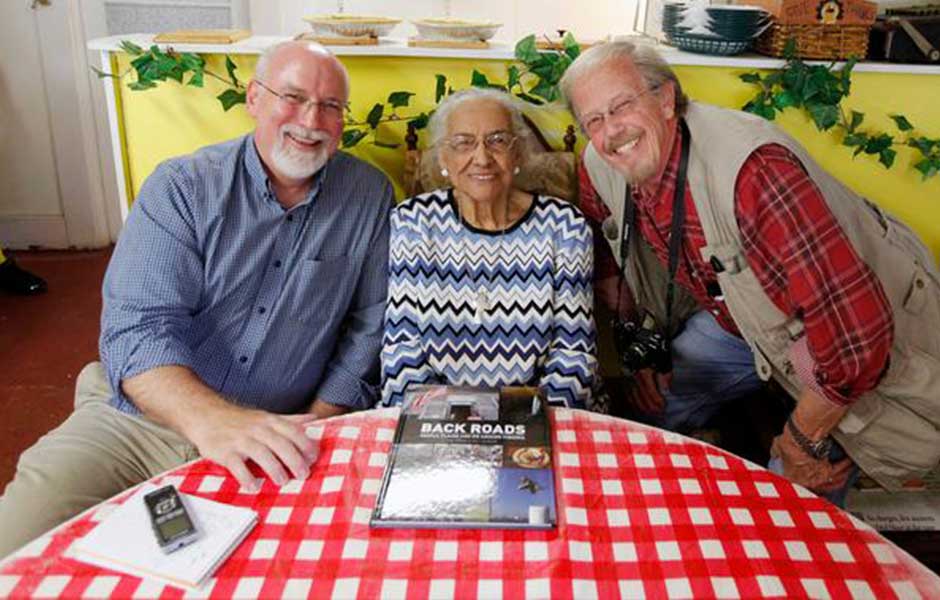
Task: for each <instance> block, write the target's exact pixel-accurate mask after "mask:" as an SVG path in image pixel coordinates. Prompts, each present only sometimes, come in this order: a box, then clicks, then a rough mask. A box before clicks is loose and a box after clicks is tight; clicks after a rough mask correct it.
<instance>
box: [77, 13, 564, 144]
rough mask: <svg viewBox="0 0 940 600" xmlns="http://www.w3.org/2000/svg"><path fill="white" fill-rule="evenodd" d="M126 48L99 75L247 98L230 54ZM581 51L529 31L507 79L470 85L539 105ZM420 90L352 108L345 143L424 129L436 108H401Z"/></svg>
mask: <svg viewBox="0 0 940 600" xmlns="http://www.w3.org/2000/svg"><path fill="white" fill-rule="evenodd" d="M120 47H121V49H122V50H123V51H124V52H126V53H128V54H129V55H131V56H132V59H131V62H130V68H129V69H128V71H126V72H124V73H121V74H117V75H115V74H111V73H105V72H103V71H101V70H99V69H95V72H96V73H98V76H99V77H114V78H117V79H123V78H124V77H125V76H127V75H128V74H129V72H130V71H133V72H134V74H135V76H136V77H135V80H134V81H132V82H130V83H128V84H127V87H128V88H129V89H131V90H133V91H143V90H149V89H152V88H155V87H157V85H158V84H160V83H162V82H165V81H167V80H173V81H176V82H177V83H179V84H182V85H188V86H193V87H203V84H204V81H205V78H206V77H211V78H214V79H217V80H219V81H221V82H223V83H224V84H226V85H227V86H228V87H227V88H226V89H225V90H224V91H222V92H221V93H220V94H219V95H218V96H216V98H217V99H218V101H219V103H220V104H221V105H222V109H223V110H225V111H228V110H229V109H231V108H232V107H233V106H236V105H238V104H243V103H244V102H245V92H246V86H245V84H244V83H243V82H242V81H240V80H239V79H238V77H237V76H236V74H235V71H236V69H237V67H236V65H235V63H234V62H232V59H231V58H230V57H228V56H226V57H225V70H226V74H225V75H222V74H219V73H215V72H212V71H210V70H208V69H206V60H205V59H204V58H203V57H202V56H200V55H198V54H195V53H192V52H177V51H175V50H174V49H173V48H167V49H165V50H163V49H161V48H160V47H159V46H157V45H153V46H150V48H148V49H144V48H142V47H140V46H138V45H136V44H134V43H131V42H129V41H122V42H121V44H120ZM580 53H581V47H580V45H579V44H578V42H577V41H576V40H575V38H574V37H573V36H572V35H571V33H570V32H568V33H566V34H565V35H564V37H563V38H562V42H561V47H560V49H559V50H545V51H543V50H539V49H538V47H537V45H536V41H535V36H534V35H530V36H527V37H525V38H523V39H521V40H519V42H518V43H517V44H516V46H515V57H516V60H517V61H518V62H519V64H518V65H517V64H512V65H509V66H508V67H507V68H506V81H505V82H496V81H490V80H489V79H488V78H487V76H486V75H485V74H483V73H481V72H479V71H477V70H474V71H473V73H472V74H471V76H470V82H469V84H470V86H473V87H489V88H497V89H501V90H504V91H507V92H509V93H512V94H515V95H516V96H518V97H519V98H521V99H522V100H524V101H526V102H529V103H531V104H535V105H539V104H544V103H546V102H554V101H556V100H558V99H560V98H561V92H560V91H559V89H558V82H559V81H560V80H561V77H562V75H564V73H565V70H566V69H567V68H568V67H569V66H570V65H571V63H572V62H574V60H575V59H576V58H577V57H578V55H579V54H580ZM434 77H435V82H434V103H435V105H437V104H439V103H440V102H441V100H442V99H443V98H444V97H445V96H447V95H449V94H452V93H453V92H454V89H453V88H452V87H451V86H450V85H448V82H447V77H446V76H444V75H442V74H436V75H435V76H434ZM413 96H415V92H411V91H407V90H398V91H394V92H391V93H390V94H389V95H388V98H387V99H386V101H385V102H377V103H375V104H374V105H373V106H372V107H371V108H370V109H369V111H368V113H366V115H365V117H364V118H359V119H357V118H356V117H355V116H354V115H353V113H352V111H351V110H349V111H348V112H347V116H346V123H345V129H344V131H343V137H342V146H343V147H344V148H351V147H353V146H356V145H357V144H359V142H361V141H362V140H364V139H366V138H367V137H370V136H371V138H372V144H374V145H375V146H379V147H381V148H398V147H399V146H400V145H401V144H400V143H399V142H397V141H391V140H388V139H380V137H379V125H381V124H382V123H390V122H404V123H408V124H411V125H412V126H413V128H414V129H416V130H419V129H424V128H426V127H427V125H428V121H429V120H430V118H431V115H432V114H434V110H430V111H424V112H419V113H418V114H410V115H409V114H400V113H399V112H398V111H399V109H402V108H409V107H410V103H411V99H412V97H413Z"/></svg>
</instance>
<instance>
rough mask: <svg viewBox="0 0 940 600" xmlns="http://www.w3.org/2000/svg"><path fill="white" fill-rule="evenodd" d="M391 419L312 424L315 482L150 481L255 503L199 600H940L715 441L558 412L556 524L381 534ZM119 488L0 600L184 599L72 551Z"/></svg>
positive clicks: (918, 574)
mask: <svg viewBox="0 0 940 600" xmlns="http://www.w3.org/2000/svg"><path fill="white" fill-rule="evenodd" d="M397 417H398V411H397V410H396V409H387V410H376V411H368V412H363V413H356V414H352V415H347V416H343V417H338V418H334V419H330V420H327V421H323V422H322V424H318V425H317V426H316V427H313V428H311V429H310V430H309V433H310V434H311V435H312V436H313V437H316V438H319V440H320V444H321V446H320V457H319V459H318V461H317V463H316V466H315V467H314V468H313V469H312V473H311V475H310V477H309V478H308V479H307V480H306V481H293V482H290V483H288V484H287V485H285V486H283V487H281V488H280V489H278V488H277V487H276V486H275V485H274V484H273V483H271V482H270V481H266V482H265V483H264V486H263V487H262V489H261V490H260V491H259V492H258V493H254V494H247V493H243V492H242V491H241V490H240V489H239V487H238V484H237V483H236V481H235V480H234V479H233V478H232V477H230V476H228V475H227V473H226V471H225V470H224V469H223V468H221V467H219V466H217V465H215V464H211V463H209V462H208V461H204V460H202V461H197V462H195V463H191V464H189V465H185V466H183V467H180V468H178V469H176V470H174V471H172V472H170V473H167V474H165V475H163V476H160V477H158V478H155V480H154V481H156V482H157V483H167V482H173V483H176V484H178V486H179V488H180V489H181V490H182V491H184V492H187V493H190V494H195V495H199V496H203V497H206V498H210V499H212V500H218V501H221V502H227V503H231V504H236V505H239V506H247V507H251V508H253V509H254V510H256V511H257V512H258V513H259V524H258V526H257V527H256V528H255V529H254V531H253V532H252V533H251V535H250V536H249V537H248V538H247V540H246V541H245V542H244V543H243V544H242V545H241V546H240V547H239V548H238V549H237V550H236V551H235V553H234V554H233V555H232V556H231V558H229V560H228V561H227V562H226V563H225V564H223V566H222V567H221V569H220V570H219V571H218V572H217V573H216V576H215V577H214V578H213V579H211V580H210V581H209V583H208V584H207V585H206V586H205V588H204V589H202V590H201V591H200V592H199V593H192V592H190V593H188V594H187V597H189V596H196V597H204V596H208V597H213V598H234V597H237V598H281V597H283V598H302V597H311V598H378V597H382V598H428V597H431V598H449V597H457V598H518V599H522V598H579V599H580V598H603V599H606V598H644V597H645V598H758V597H778V598H800V597H814V598H873V599H879V600H881V599H884V598H937V597H940V577H937V576H936V575H934V574H933V573H931V572H930V571H929V570H928V569H927V568H926V567H924V566H923V565H921V564H920V563H918V562H917V561H916V560H914V559H913V558H911V557H910V556H909V555H908V554H906V553H905V552H903V551H902V550H900V549H898V548H897V547H896V546H894V545H893V544H892V543H891V542H889V541H887V540H885V539H884V538H883V537H881V536H880V535H879V534H878V533H877V532H875V531H874V530H872V529H871V528H869V527H868V526H867V525H865V524H863V523H861V522H860V521H858V520H856V519H854V518H853V517H851V516H850V515H848V514H847V513H844V512H842V511H840V510H838V509H836V508H835V507H833V506H832V505H830V504H829V503H827V502H825V501H824V500H821V499H819V498H817V497H815V496H814V495H813V494H812V493H810V492H808V491H806V490H805V489H803V488H801V487H798V486H794V485H792V484H790V483H789V482H787V481H786V480H784V479H782V478H780V477H777V476H776V475H774V474H772V473H770V472H768V471H766V470H764V469H763V468H761V467H758V466H756V465H753V464H751V463H748V462H746V461H744V460H741V459H739V458H736V457H734V456H732V455H730V454H727V453H725V452H723V451H721V450H719V449H717V448H714V447H712V446H708V445H706V444H702V443H700V442H697V441H695V440H691V439H688V438H685V437H682V436H678V435H674V434H670V433H667V432H663V431H661V430H658V429H652V428H648V427H645V426H642V425H638V424H636V423H632V422H629V421H624V420H620V419H615V418H611V417H606V416H603V415H596V414H591V413H587V412H583V411H577V410H564V409H555V410H553V423H554V435H555V442H554V443H555V447H554V448H555V461H556V462H555V474H556V477H557V481H556V485H557V488H558V513H559V525H558V527H557V528H556V529H555V530H552V531H516V530H513V531H510V530H457V529H449V530H445V529H442V530H428V529H420V530H417V529H370V528H369V517H370V514H371V511H372V508H373V505H374V504H375V500H376V495H377V493H378V491H379V485H380V482H381V478H382V473H383V469H384V467H385V462H386V456H387V454H388V451H389V448H390V446H391V442H392V437H393V434H394V430H395V424H396V420H397ZM128 495H129V492H126V493H124V494H122V495H120V496H119V497H117V498H116V499H114V500H112V501H109V502H108V503H105V504H103V505H100V506H98V507H96V508H94V509H92V510H90V511H88V512H86V513H85V514H83V515H82V516H80V517H78V518H76V519H74V520H72V521H71V522H69V523H67V524H65V525H63V526H61V527H59V528H58V529H56V530H54V531H52V532H50V533H48V534H46V535H44V536H42V537H41V538H39V539H37V540H36V541H34V542H33V543H31V544H29V545H28V546H27V547H25V548H23V549H22V550H20V551H19V552H18V553H17V554H16V555H15V556H14V557H11V558H10V559H9V560H7V561H5V562H4V563H3V564H2V565H0V597H5V596H9V597H13V598H22V597H34V598H41V597H58V596H64V597H70V598H83V597H89V598H102V597H113V598H149V597H157V596H159V597H166V598H170V597H181V596H184V592H183V591H182V590H180V589H177V588H173V587H164V586H162V585H161V584H155V583H153V582H150V581H145V580H141V579H139V578H137V577H132V576H129V575H122V574H120V573H116V572H111V571H108V570H105V569H101V568H98V567H93V566H90V565H86V564H83V563H80V562H77V561H75V560H72V559H70V558H67V557H65V556H63V553H64V552H65V551H66V550H67V549H68V547H69V545H70V544H72V542H74V541H75V540H76V539H77V538H79V537H81V536H82V535H84V534H85V533H86V532H88V531H89V530H90V529H92V528H93V527H94V526H95V523H96V518H97V519H100V518H101V516H102V515H103V514H106V513H107V511H108V510H109V509H111V508H113V507H111V506H109V505H111V504H114V503H120V502H121V501H122V500H123V499H125V498H126V497H127V496H128Z"/></svg>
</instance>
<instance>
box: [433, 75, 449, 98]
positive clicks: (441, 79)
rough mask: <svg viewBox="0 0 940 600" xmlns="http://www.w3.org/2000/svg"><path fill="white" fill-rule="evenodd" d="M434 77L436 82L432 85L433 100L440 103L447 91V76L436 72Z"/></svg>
mask: <svg viewBox="0 0 940 600" xmlns="http://www.w3.org/2000/svg"><path fill="white" fill-rule="evenodd" d="M434 78H435V79H436V80H437V84H436V85H435V87H434V102H435V103H440V101H441V98H443V97H444V94H445V93H447V77H446V76H444V75H441V74H440V73H438V74H437V75H435V76H434Z"/></svg>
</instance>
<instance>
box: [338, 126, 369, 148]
mask: <svg viewBox="0 0 940 600" xmlns="http://www.w3.org/2000/svg"><path fill="white" fill-rule="evenodd" d="M366 135H367V133H366V131H365V130H364V129H347V130H346V131H344V132H343V148H352V147H353V146H355V145H356V144H358V143H359V141H360V140H362V138H364V137H366Z"/></svg>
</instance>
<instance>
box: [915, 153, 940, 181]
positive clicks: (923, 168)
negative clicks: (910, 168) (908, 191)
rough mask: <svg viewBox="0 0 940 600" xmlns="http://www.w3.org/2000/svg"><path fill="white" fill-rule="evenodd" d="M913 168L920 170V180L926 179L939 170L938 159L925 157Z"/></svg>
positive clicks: (939, 162)
mask: <svg viewBox="0 0 940 600" xmlns="http://www.w3.org/2000/svg"><path fill="white" fill-rule="evenodd" d="M914 168H915V169H917V170H918V171H920V174H921V175H922V180H923V181H926V180H927V179H929V178H931V177H933V176H934V175H936V174H937V173H938V172H940V161H938V160H930V159H928V158H925V159H924V160H922V161H920V162H918V163H917V164H916V165H914Z"/></svg>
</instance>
